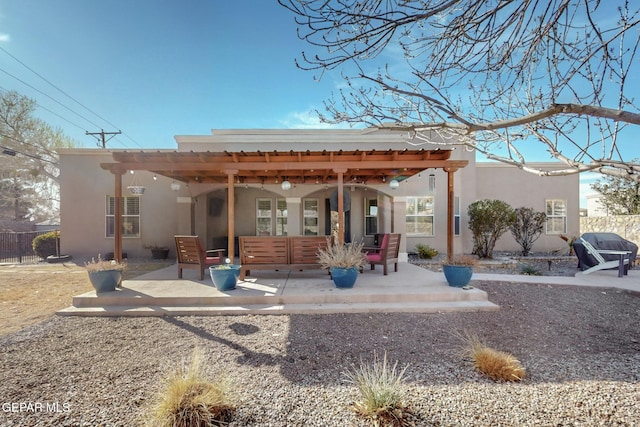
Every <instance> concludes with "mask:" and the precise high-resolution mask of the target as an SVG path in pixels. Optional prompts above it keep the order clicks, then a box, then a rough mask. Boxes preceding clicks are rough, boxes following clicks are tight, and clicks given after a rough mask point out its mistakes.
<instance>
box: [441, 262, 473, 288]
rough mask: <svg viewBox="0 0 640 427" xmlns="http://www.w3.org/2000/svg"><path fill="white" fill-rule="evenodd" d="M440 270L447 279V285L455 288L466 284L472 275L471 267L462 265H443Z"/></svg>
mask: <svg viewBox="0 0 640 427" xmlns="http://www.w3.org/2000/svg"><path fill="white" fill-rule="evenodd" d="M442 271H443V272H444V277H445V278H446V279H447V282H448V283H449V286H453V287H455V288H462V287H463V286H466V285H467V284H468V283H469V281H470V280H471V276H472V275H473V267H467V266H464V265H446V264H445V265H443V266H442Z"/></svg>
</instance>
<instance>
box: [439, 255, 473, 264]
mask: <svg viewBox="0 0 640 427" xmlns="http://www.w3.org/2000/svg"><path fill="white" fill-rule="evenodd" d="M477 263H478V259H477V258H475V257H472V256H469V255H453V256H452V257H451V258H447V260H446V261H444V262H443V264H445V265H458V266H463V267H473V266H475V265H476V264H477Z"/></svg>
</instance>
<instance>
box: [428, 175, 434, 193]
mask: <svg viewBox="0 0 640 427" xmlns="http://www.w3.org/2000/svg"><path fill="white" fill-rule="evenodd" d="M429 191H431V192H434V191H436V176H435V174H429Z"/></svg>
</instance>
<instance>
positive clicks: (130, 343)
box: [0, 282, 640, 427]
mask: <svg viewBox="0 0 640 427" xmlns="http://www.w3.org/2000/svg"><path fill="white" fill-rule="evenodd" d="M474 286H476V287H479V288H482V289H484V290H486V291H487V292H488V293H489V299H490V300H491V301H493V302H495V303H497V304H499V305H500V306H501V309H500V310H499V311H498V312H480V313H446V314H396V313H394V314H371V315H369V314H336V315H289V316H226V317H198V318H196V317H177V318H116V319H112V318H78V317H52V318H51V319H49V320H47V321H45V322H43V323H40V324H38V325H35V326H32V327H29V328H26V329H23V330H21V331H19V332H17V333H14V334H10V335H6V336H4V337H0V368H1V369H0V396H2V412H0V425H2V426H135V425H142V424H143V421H144V417H145V413H146V410H147V406H148V405H149V402H150V400H151V398H152V396H153V394H154V392H155V391H156V390H157V388H158V386H159V383H160V381H161V379H162V378H163V377H164V376H165V374H166V372H167V371H168V370H170V369H172V368H175V367H176V366H179V365H180V363H181V361H183V360H188V359H189V358H190V356H191V354H192V351H193V349H194V348H195V347H199V348H202V349H203V350H204V351H205V353H206V354H207V360H208V362H209V363H208V364H207V372H208V374H210V375H211V378H217V377H219V376H224V377H226V378H229V379H231V381H232V382H233V384H234V391H235V394H236V397H235V403H236V407H237V410H236V412H235V415H234V419H233V421H232V422H231V424H230V426H323V427H324V426H364V425H366V424H365V423H364V422H363V421H362V420H360V419H359V418H358V417H357V416H356V415H355V414H354V413H353V412H351V411H350V410H349V405H350V404H351V403H353V402H354V400H355V399H357V392H356V390H355V388H354V387H352V386H351V385H350V384H348V383H346V382H345V380H344V376H343V374H342V372H344V370H345V369H348V368H350V367H351V366H353V364H359V361H360V360H364V361H371V360H372V359H373V357H374V354H376V353H377V354H378V355H381V354H382V353H383V352H386V353H387V356H388V358H389V359H390V360H392V361H398V363H399V366H400V367H404V366H406V365H408V369H407V371H406V379H407V384H406V392H407V395H406V396H407V397H406V402H405V403H406V405H407V406H408V407H409V408H410V409H411V411H412V414H413V415H412V418H413V422H414V425H416V426H634V425H640V402H639V396H640V329H639V325H640V309H639V308H640V298H639V296H638V295H637V294H630V293H626V292H622V291H617V290H611V289H583V288H570V287H553V286H547V285H524V284H498V283H483V282H480V283H478V282H476V283H474ZM455 332H462V333H467V334H476V335H478V336H479V337H480V338H481V339H482V340H483V341H484V342H485V343H486V344H487V345H490V346H492V347H494V348H496V349H499V350H503V351H508V352H511V353H513V354H514V355H515V356H516V357H518V358H519V359H520V360H521V361H522V363H523V365H524V366H525V368H526V369H527V377H526V378H525V379H524V380H523V381H522V382H520V383H494V382H492V381H490V380H488V379H486V378H484V377H483V376H482V375H480V374H479V373H477V372H476V371H475V370H474V369H473V367H472V366H471V365H470V364H469V361H468V360H464V358H463V357H462V356H461V354H460V348H461V343H460V341H459V339H458V338H456V337H455V336H454V334H453V333H455ZM20 404H23V405H24V407H25V410H24V411H22V412H13V409H16V410H17V411H19V409H20ZM29 404H31V406H29ZM12 405H14V406H12ZM39 405H42V408H41V409H40V410H38V408H40V406H39ZM46 405H49V407H48V410H47V406H46Z"/></svg>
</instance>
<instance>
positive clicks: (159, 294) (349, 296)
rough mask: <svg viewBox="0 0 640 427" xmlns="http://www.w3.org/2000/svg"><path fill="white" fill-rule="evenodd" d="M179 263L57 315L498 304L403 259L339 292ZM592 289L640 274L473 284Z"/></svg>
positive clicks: (638, 285)
mask: <svg viewBox="0 0 640 427" xmlns="http://www.w3.org/2000/svg"><path fill="white" fill-rule="evenodd" d="M177 277H178V273H177V266H176V265H173V266H170V267H167V268H163V269H160V270H156V271H153V272H150V273H147V274H145V275H142V276H139V277H137V278H135V279H132V280H126V281H124V283H123V286H122V288H120V289H117V290H116V291H115V292H107V293H101V294H96V293H95V292H93V291H92V292H88V293H85V294H82V295H78V296H76V297H74V298H73V305H72V306H71V307H68V308H66V309H63V310H61V311H59V312H58V314H60V315H66V316H71V315H76V316H179V315H180V316H182V315H194V316H216V315H232V314H294V313H295V314H300V313H308V314H312V313H369V312H371V313H373V312H419V313H436V312H450V311H487V310H498V309H499V307H498V306H497V305H496V304H493V303H492V302H490V301H489V300H488V297H487V293H486V292H484V291H482V290H480V289H475V288H472V289H468V290H464V289H459V288H452V287H450V286H448V285H447V282H446V280H445V278H444V276H443V274H442V273H441V272H434V271H430V270H427V269H424V268H421V267H419V266H416V265H413V264H409V263H400V264H399V268H398V272H397V273H395V272H390V273H389V274H388V275H387V276H384V275H383V274H382V270H381V269H380V268H378V269H377V270H374V271H371V270H368V269H365V271H364V273H363V274H361V275H359V277H358V281H357V283H356V285H355V286H354V287H353V288H352V289H338V288H336V287H335V286H334V285H333V282H332V281H331V279H330V278H329V276H328V274H327V273H326V272H324V271H322V270H309V271H295V270H281V271H256V272H255V274H254V275H252V276H249V277H247V278H246V280H245V281H241V282H239V283H238V285H237V287H236V289H234V290H232V291H225V292H221V291H218V290H217V289H216V288H215V287H214V286H213V284H212V282H211V279H210V278H208V277H205V280H202V281H199V280H197V273H196V272H195V271H185V274H184V279H178V278H177ZM477 281H490V282H501V283H505V284H517V283H534V284H546V285H549V286H589V287H596V288H616V289H622V290H626V291H632V292H640V271H639V270H631V271H629V275H628V276H624V277H621V278H619V277H618V276H617V272H616V271H613V270H611V271H598V272H595V273H592V274H589V275H584V274H582V273H577V274H576V275H575V276H574V277H561V276H525V275H508V274H488V273H474V275H473V277H472V282H471V284H473V283H474V282H477Z"/></svg>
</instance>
